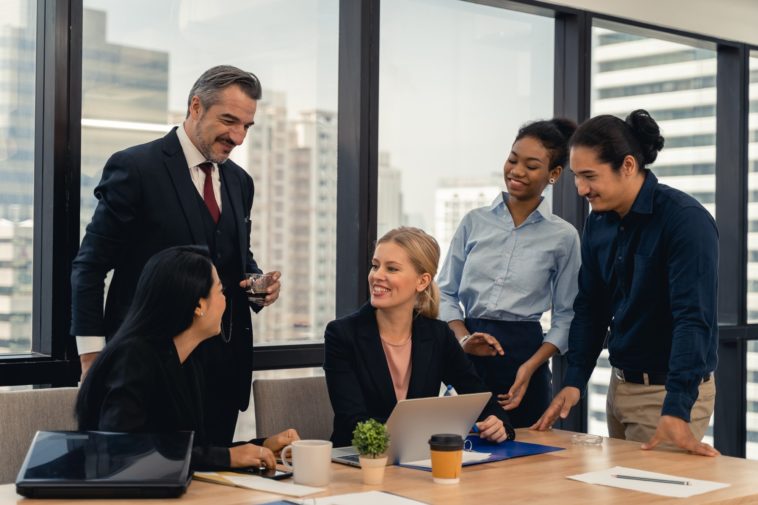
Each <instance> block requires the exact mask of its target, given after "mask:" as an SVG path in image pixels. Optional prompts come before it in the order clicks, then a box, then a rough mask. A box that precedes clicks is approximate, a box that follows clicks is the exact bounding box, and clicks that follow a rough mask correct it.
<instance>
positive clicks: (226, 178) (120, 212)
mask: <svg viewBox="0 0 758 505" xmlns="http://www.w3.org/2000/svg"><path fill="white" fill-rule="evenodd" d="M219 173H220V175H221V186H222V189H223V191H222V195H221V196H222V199H223V212H224V213H227V212H231V213H232V216H233V219H234V223H235V227H236V234H237V237H238V246H239V262H240V268H241V272H261V270H260V268H258V265H257V263H256V262H255V259H254V258H253V254H252V252H251V251H250V226H251V222H250V211H251V208H252V205H253V195H254V186H253V180H252V178H251V177H250V176H249V175H248V174H247V173H246V172H245V171H244V170H243V169H242V168H241V167H240V166H238V165H237V164H235V163H234V162H233V161H231V160H227V161H226V162H224V163H222V164H220V165H219ZM95 196H97V198H98V204H97V207H96V209H95V212H94V214H93V216H92V221H91V222H90V223H89V225H88V226H87V232H86V234H85V236H84V239H83V240H82V244H81V246H80V248H79V253H78V254H77V256H76V258H75V259H74V262H73V264H72V272H71V284H72V290H73V292H72V314H71V334H72V335H81V336H97V335H105V336H106V337H107V338H110V336H112V335H113V334H114V333H115V331H116V330H117V329H118V327H119V326H120V324H121V322H122V321H123V319H124V317H125V315H126V312H127V310H128V309H129V306H130V304H131V301H132V297H133V296H134V291H135V288H136V285H137V279H138V278H139V276H140V273H141V272H142V269H143V267H144V266H145V263H147V261H148V259H150V257H151V256H153V255H154V254H155V253H157V252H159V251H162V250H164V249H166V248H168V247H172V246H177V245H200V246H202V245H207V242H206V235H205V232H204V228H203V217H202V215H201V214H200V212H201V207H200V206H199V205H198V203H197V201H198V191H197V189H196V187H195V186H194V184H193V183H192V178H191V176H190V172H189V167H188V166H187V160H186V158H185V157H184V152H183V151H182V147H181V144H180V143H179V138H178V137H177V135H176V128H174V129H172V130H171V131H170V132H169V133H168V134H166V136H165V137H163V138H160V139H157V140H154V141H152V142H149V143H147V144H142V145H138V146H134V147H130V148H128V149H125V150H123V151H120V152H117V153H115V154H114V155H113V156H111V158H110V159H109V160H108V162H107V163H106V164H105V167H104V168H103V175H102V178H101V180H100V183H99V184H98V186H97V188H95ZM109 270H113V279H112V280H111V284H110V288H109V290H108V298H107V301H106V303H105V311H103V296H104V295H103V281H104V279H105V276H106V274H107V273H108V271H109ZM239 280H242V279H239ZM238 282H239V281H237V285H235V284H234V283H233V282H231V283H227V285H226V286H225V287H226V296H227V299H228V300H229V301H230V302H231V303H232V304H233V305H234V306H235V307H239V308H241V309H242V310H239V309H236V310H235V324H234V325H233V331H234V334H233V335H231V342H230V346H231V348H230V350H229V351H228V355H229V356H232V357H233V359H234V360H235V363H234V365H233V366H234V367H235V373H234V375H235V377H236V378H235V382H236V383H237V384H235V385H234V386H235V387H232V388H231V389H232V390H233V395H232V396H235V398H238V400H239V401H238V403H239V408H240V409H242V410H244V409H245V408H247V402H248V401H249V396H250V383H251V380H252V323H251V320H250V311H249V309H248V306H249V305H248V301H247V297H246V296H245V293H244V291H243V290H242V289H241V288H239V286H238ZM229 284H231V285H229ZM257 310H260V309H257ZM208 345H216V343H215V342H212V343H209V344H207V345H206V347H207V346H208ZM219 345H220V344H219Z"/></svg>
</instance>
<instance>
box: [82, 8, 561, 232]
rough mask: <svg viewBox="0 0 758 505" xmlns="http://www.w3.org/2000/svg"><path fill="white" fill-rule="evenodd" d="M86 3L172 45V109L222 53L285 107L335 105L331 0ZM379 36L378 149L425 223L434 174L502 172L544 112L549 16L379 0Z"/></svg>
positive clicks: (549, 76)
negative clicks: (279, 95)
mask: <svg viewBox="0 0 758 505" xmlns="http://www.w3.org/2000/svg"><path fill="white" fill-rule="evenodd" d="M84 7H85V8H94V9H99V10H105V11H106V12H107V13H108V16H107V31H106V33H107V39H108V40H109V41H110V42H112V43H116V44H121V45H127V46H136V47H142V48H148V49H156V50H160V51H167V52H169V54H170V56H169V62H170V63H169V65H170V67H169V104H170V107H171V109H172V110H184V108H185V107H186V105H185V104H186V99H187V98H186V97H187V92H188V90H189V87H190V86H191V84H192V82H193V81H194V80H195V78H197V76H198V75H199V74H200V73H202V71H203V70H205V69H207V68H209V67H211V66H213V65H216V64H221V63H229V64H233V65H236V66H239V67H240V68H243V69H247V70H251V71H253V72H254V73H255V74H256V75H257V76H258V77H259V78H260V80H261V82H262V83H263V87H264V99H265V92H266V90H277V91H284V92H286V94H287V105H288V107H289V112H290V116H291V117H296V116H297V114H298V113H299V112H300V111H305V110H312V109H314V108H319V109H325V110H336V109H337V107H338V104H337V76H338V73H337V72H338V61H339V59H338V42H339V40H338V27H339V16H338V7H339V1H338V0H246V1H237V2H218V1H209V0H161V1H155V0H130V1H129V2H113V1H112V0H85V1H84ZM145 12H150V15H149V16H146V15H145ZM85 29H86V27H85ZM380 40H381V42H380V96H379V107H380V113H379V150H380V151H387V152H389V153H390V158H391V164H392V166H394V167H395V168H397V169H399V170H400V171H401V172H402V188H403V195H404V210H405V212H406V213H407V214H410V215H411V216H412V220H413V222H412V224H416V225H420V226H424V227H426V228H427V229H429V230H431V227H432V226H433V223H434V219H433V213H434V191H433V190H434V188H436V187H437V184H438V183H439V180H440V179H441V178H445V177H482V176H486V177H492V175H493V174H499V173H500V172H501V170H502V165H503V162H504V161H505V158H506V156H507V154H508V152H509V150H510V145H511V143H512V139H513V137H514V135H515V133H516V130H517V128H518V126H519V125H521V124H522V123H524V122H526V121H528V120H531V119H537V118H547V117H549V116H550V115H551V112H552V90H553V20H552V19H550V18H543V17H538V16H534V15H526V14H521V13H516V12H512V11H507V10H504V9H497V8H493V7H489V6H484V5H479V4H474V3H469V2H464V1H460V0H383V1H382V4H381V32H380ZM252 135H255V131H254V130H253V131H252ZM419 187H423V188H428V189H426V190H425V191H418V188H419ZM494 196H495V195H493V198H494Z"/></svg>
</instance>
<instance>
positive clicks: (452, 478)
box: [429, 433, 463, 484]
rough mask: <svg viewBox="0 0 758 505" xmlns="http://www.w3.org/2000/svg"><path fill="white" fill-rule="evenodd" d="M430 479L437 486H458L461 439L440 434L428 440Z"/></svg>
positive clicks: (457, 436) (461, 451) (461, 450)
mask: <svg viewBox="0 0 758 505" xmlns="http://www.w3.org/2000/svg"><path fill="white" fill-rule="evenodd" d="M429 451H430V452H431V453H432V478H433V479H434V482H436V483H437V484H458V482H459V481H460V477H461V466H462V463H463V437H461V436H460V435H452V434H448V433H442V434H439V435H432V438H430V439H429Z"/></svg>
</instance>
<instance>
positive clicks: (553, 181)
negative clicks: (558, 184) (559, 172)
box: [547, 177, 555, 184]
mask: <svg viewBox="0 0 758 505" xmlns="http://www.w3.org/2000/svg"><path fill="white" fill-rule="evenodd" d="M547 182H549V183H550V184H555V177H551V178H550V179H548V181H547Z"/></svg>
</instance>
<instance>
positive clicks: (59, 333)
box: [0, 0, 758, 457]
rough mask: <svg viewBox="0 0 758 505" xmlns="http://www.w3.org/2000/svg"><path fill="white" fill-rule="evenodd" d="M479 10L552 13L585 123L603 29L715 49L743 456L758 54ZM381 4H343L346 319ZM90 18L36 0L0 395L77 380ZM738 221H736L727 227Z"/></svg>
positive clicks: (574, 209)
mask: <svg viewBox="0 0 758 505" xmlns="http://www.w3.org/2000/svg"><path fill="white" fill-rule="evenodd" d="M476 3H481V4H486V5H490V6H494V7H499V8H504V9H511V10H517V11H521V12H530V13H535V14H539V15H550V16H554V18H555V21H556V22H555V45H556V50H555V72H554V82H555V83H554V104H555V105H554V111H555V114H556V115H561V116H566V117H570V118H572V119H574V120H577V121H582V120H584V119H586V118H587V117H588V116H589V110H590V79H591V75H590V74H591V61H590V57H589V56H590V55H591V31H592V26H593V23H594V22H595V21H598V22H601V23H604V24H605V23H616V24H619V25H621V26H623V27H624V29H625V30H628V29H634V30H640V31H641V32H645V31H648V30H652V31H653V32H654V33H655V36H656V37H660V36H661V34H664V35H665V36H667V37H668V36H670V37H672V38H674V39H676V38H680V37H684V38H686V39H687V41H688V43H691V42H692V41H700V42H702V43H703V44H710V45H712V44H715V45H716V46H717V55H718V56H717V58H718V65H717V66H718V72H717V97H718V108H717V111H716V120H717V133H716V151H717V160H716V168H717V169H716V187H717V188H718V191H717V192H716V206H717V208H718V209H719V212H718V213H717V223H718V226H719V230H720V248H721V260H720V265H719V276H720V281H721V282H720V290H719V307H720V308H719V321H720V337H719V339H720V340H719V358H720V363H719V370H718V373H717V382H716V386H717V391H718V394H717V401H716V402H717V403H716V418H715V423H714V438H715V445H716V447H717V448H719V449H720V450H721V451H722V452H723V453H724V454H729V455H732V456H743V457H744V455H745V442H746V439H747V427H746V415H745V414H746V409H747V407H746V405H747V397H746V388H747V384H746V379H747V368H746V356H747V354H746V353H747V342H748V341H749V340H758V323H756V324H748V323H747V260H748V251H747V231H748V227H749V222H748V218H747V178H748V175H747V174H748V170H749V165H748V154H747V141H748V135H749V130H748V124H747V118H748V113H749V106H750V103H749V99H750V97H749V76H750V69H749V55H750V54H751V52H754V51H756V50H757V49H758V47H756V46H751V45H749V44H741V43H735V42H733V41H729V40H724V39H720V38H717V37H712V36H703V35H700V34H695V33H689V32H686V31H682V30H674V29H670V28H666V27H661V26H656V25H653V24H649V23H642V22H638V21H633V20H628V19H623V18H619V17H616V16H609V15H605V14H598V13H594V12H591V11H588V10H583V9H577V8H573V7H564V6H558V5H552V4H549V3H546V2H539V1H531V0H481V1H477V2H476ZM380 4H381V2H380V0H340V3H339V11H340V12H339V16H340V19H339V30H340V33H339V53H340V54H339V69H338V72H339V77H338V86H339V90H338V94H339V107H338V118H339V127H338V128H339V133H338V137H339V143H338V182H337V186H338V190H337V202H338V210H337V265H339V268H338V269H337V281H336V283H337V286H336V288H337V291H336V292H337V295H336V296H337V299H336V312H337V314H336V315H337V316H338V317H339V316H344V315H346V314H348V313H350V312H352V311H354V310H355V309H357V308H358V307H359V306H360V305H361V303H363V302H364V301H365V300H366V298H367V293H368V287H367V280H366V278H367V274H368V265H369V260H370V254H371V248H372V245H373V242H374V241H375V239H376V218H377V210H376V204H377V177H378V173H377V171H378V167H377V153H378V150H377V149H378V96H379V28H380V27H379V22H380V21H379V20H380V16H379V11H380ZM82 14H83V2H82V0H59V1H55V0H37V64H36V71H37V74H36V85H35V95H36V96H35V101H36V112H35V161H34V223H35V225H34V256H33V295H32V297H33V335H32V349H31V353H28V354H22V355H2V356H0V385H2V386H5V385H21V384H30V383H34V384H50V385H72V384H75V383H76V382H77V380H78V376H79V363H78V356H77V353H76V346H75V343H74V339H73V338H72V337H71V336H70V335H69V321H70V312H71V289H70V274H71V261H72V259H73V258H74V256H75V255H76V252H77V250H78V246H79V202H80V196H81V195H80V159H81V152H80V151H81V147H80V143H81V128H80V123H81V101H82V97H81V93H82V92H81V84H82V82H81V81H82V77H81V64H82V57H81V50H82ZM553 205H554V209H555V212H556V214H558V215H560V216H561V217H563V218H564V219H566V220H567V221H569V222H570V223H572V224H573V225H574V226H575V227H576V228H577V229H578V230H579V231H580V233H581V231H582V228H583V223H584V220H585V218H586V216H587V210H588V209H587V204H586V202H584V201H583V200H581V199H579V198H578V197H577V196H576V192H575V189H574V187H573V185H572V184H571V181H570V180H569V179H568V178H563V179H561V180H560V181H559V183H558V184H557V186H556V188H555V191H554V192H553ZM734 215H737V216H740V217H739V218H738V219H733V218H731V219H726V217H727V216H734ZM719 216H721V217H720V218H719ZM735 258H736V259H737V261H735ZM721 321H727V322H728V324H721ZM253 350H254V359H253V364H254V369H255V370H273V369H280V368H301V367H311V366H319V365H320V364H321V363H322V361H323V353H324V346H323V344H321V343H318V344H304V345H270V346H254V348H253ZM564 369H565V360H564V359H563V358H556V359H554V361H553V370H554V377H555V379H556V380H555V384H554V389H555V390H556V391H557V390H559V389H560V388H561V387H562V380H561V377H562V373H563V372H564ZM735 408H736V409H738V411H737V414H740V415H736V413H735ZM574 410H575V414H574V415H573V416H572V417H570V418H569V419H568V420H566V421H564V422H563V423H562V427H564V428H567V429H572V430H576V431H586V427H587V404H586V399H585V400H583V401H582V403H581V404H580V405H579V406H578V407H577V408H575V409H574Z"/></svg>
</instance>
